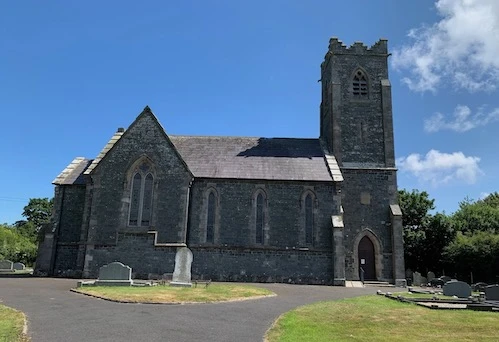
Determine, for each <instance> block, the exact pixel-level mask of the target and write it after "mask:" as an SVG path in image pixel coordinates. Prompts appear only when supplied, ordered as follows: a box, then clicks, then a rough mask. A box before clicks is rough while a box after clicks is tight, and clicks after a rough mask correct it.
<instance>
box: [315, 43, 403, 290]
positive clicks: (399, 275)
mask: <svg viewBox="0 0 499 342" xmlns="http://www.w3.org/2000/svg"><path fill="white" fill-rule="evenodd" d="M388 56H389V53H388V44H387V41H386V40H384V39H381V40H379V41H378V42H377V43H375V44H374V45H373V46H371V47H367V46H365V45H364V44H362V43H361V42H355V43H354V44H353V45H352V46H350V47H347V46H345V45H343V44H342V42H341V41H339V40H338V39H337V38H332V39H331V40H330V42H329V49H328V52H327V53H326V56H325V60H324V62H323V63H322V64H321V82H322V102H321V106H320V139H321V143H322V144H323V146H324V148H325V149H326V150H328V152H329V153H330V154H333V155H334V156H335V157H336V160H337V161H338V165H339V167H340V170H341V172H342V174H343V177H344V182H343V185H342V206H343V210H344V214H343V221H344V229H343V242H344V246H345V251H346V252H345V256H344V257H345V276H346V279H360V278H361V272H362V271H364V276H365V277H366V278H367V279H368V280H383V281H390V282H395V283H396V284H398V285H404V282H405V280H404V278H405V276H404V257H403V240H402V224H401V214H400V210H399V208H398V196H397V177H396V168H395V153H394V140H393V120H392V101H391V86H390V81H389V80H388ZM366 236H367V238H368V239H369V241H370V242H372V247H370V248H372V249H373V254H374V256H373V258H372V260H369V259H371V257H365V255H364V254H363V253H364V252H366V251H364V249H365V247H364V246H365V245H366V240H365V239H363V238H364V237H366ZM361 240H363V243H362V244H361V243H360V242H361ZM369 241H367V246H370V245H369ZM366 253H368V254H369V253H371V252H366ZM369 263H373V265H368V264H369ZM370 266H372V269H370V270H368V268H369V267H370ZM368 273H369V274H368Z"/></svg>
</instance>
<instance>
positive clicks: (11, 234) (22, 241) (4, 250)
mask: <svg viewBox="0 0 499 342" xmlns="http://www.w3.org/2000/svg"><path fill="white" fill-rule="evenodd" d="M36 250H37V248H36V244H35V243H33V242H32V241H30V240H29V239H27V238H26V237H24V236H22V235H20V234H19V233H18V232H17V230H16V229H14V227H11V226H8V225H0V260H4V259H8V260H11V261H14V262H23V263H25V264H27V265H32V264H33V262H34V261H35V259H36Z"/></svg>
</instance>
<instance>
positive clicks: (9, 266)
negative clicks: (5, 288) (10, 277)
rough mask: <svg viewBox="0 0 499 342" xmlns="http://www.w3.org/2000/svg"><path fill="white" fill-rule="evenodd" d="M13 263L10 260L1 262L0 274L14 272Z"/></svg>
mask: <svg viewBox="0 0 499 342" xmlns="http://www.w3.org/2000/svg"><path fill="white" fill-rule="evenodd" d="M13 270H14V268H13V263H12V261H10V260H0V272H12V271H13Z"/></svg>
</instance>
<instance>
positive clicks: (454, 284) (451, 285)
mask: <svg viewBox="0 0 499 342" xmlns="http://www.w3.org/2000/svg"><path fill="white" fill-rule="evenodd" d="M443 292H444V296H456V297H458V298H468V297H469V296H471V286H469V285H468V284H466V283H465V282H464V281H459V280H451V281H449V282H447V283H445V285H444V288H443Z"/></svg>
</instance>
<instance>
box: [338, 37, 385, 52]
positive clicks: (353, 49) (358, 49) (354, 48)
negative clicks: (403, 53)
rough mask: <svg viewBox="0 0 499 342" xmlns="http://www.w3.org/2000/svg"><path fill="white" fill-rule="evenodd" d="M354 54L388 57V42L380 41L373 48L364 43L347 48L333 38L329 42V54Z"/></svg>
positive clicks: (356, 43)
mask: <svg viewBox="0 0 499 342" xmlns="http://www.w3.org/2000/svg"><path fill="white" fill-rule="evenodd" d="M329 53H331V54H352V55H387V54H388V40H386V39H380V40H378V41H377V42H376V43H374V44H373V45H372V46H371V47H368V46H366V45H364V43H362V42H355V43H353V44H352V45H351V46H349V47H347V46H346V45H344V44H343V42H342V41H341V40H339V39H338V38H336V37H333V38H331V39H330V40H329V49H328V54H329Z"/></svg>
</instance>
